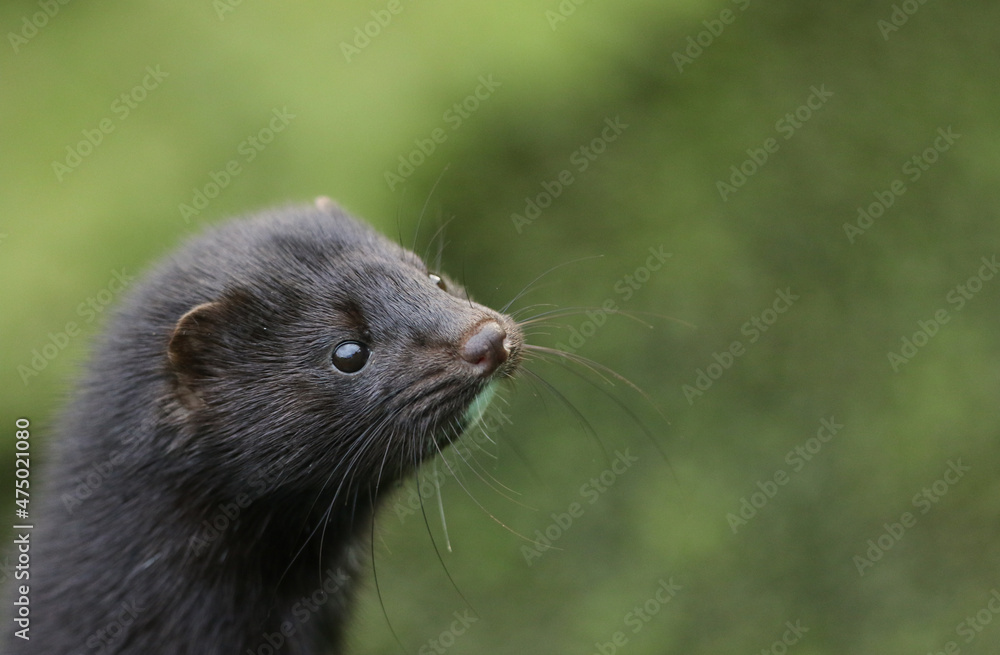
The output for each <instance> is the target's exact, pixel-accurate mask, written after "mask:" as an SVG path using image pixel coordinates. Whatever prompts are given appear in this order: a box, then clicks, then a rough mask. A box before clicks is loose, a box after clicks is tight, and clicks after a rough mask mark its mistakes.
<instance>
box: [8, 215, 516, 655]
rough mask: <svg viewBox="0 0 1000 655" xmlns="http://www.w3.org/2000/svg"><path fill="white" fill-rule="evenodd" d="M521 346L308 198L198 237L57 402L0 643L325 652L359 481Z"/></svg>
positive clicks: (111, 649) (450, 415) (425, 453)
mask: <svg viewBox="0 0 1000 655" xmlns="http://www.w3.org/2000/svg"><path fill="white" fill-rule="evenodd" d="M484 325H486V326H488V327H489V330H486V329H484V328H483V326H484ZM498 329H499V331H500V333H501V334H502V335H503V337H504V338H503V343H502V352H501V351H500V350H497V348H500V346H498V345H497V342H496V340H497V338H498V337H496V336H494V334H495V333H496V332H497V330H498ZM484 340H485V341H486V342H488V343H486V345H484ZM345 341H355V342H359V343H362V344H364V345H365V346H367V348H368V349H369V351H370V353H371V354H370V357H369V359H368V361H367V363H366V364H365V366H364V368H362V369H361V370H360V371H358V372H356V373H350V374H347V373H343V372H341V371H339V370H337V369H336V367H335V366H333V365H331V354H332V353H333V351H334V350H335V349H336V347H337V345H338V344H340V343H343V342H345ZM521 345H522V341H521V335H520V332H519V330H518V328H517V326H516V325H515V324H514V322H513V321H512V320H511V319H509V318H508V317H506V316H503V315H500V314H498V313H496V312H494V311H492V310H490V309H488V308H486V307H483V306H481V305H478V304H476V303H474V302H472V301H471V300H469V299H468V298H467V297H466V295H465V293H464V291H462V290H461V289H460V288H458V287H457V286H455V285H454V284H452V283H450V282H448V281H447V280H446V279H445V280H441V279H439V278H438V277H436V276H433V275H429V271H428V270H427V267H426V266H425V265H424V264H423V262H421V261H420V259H419V258H418V257H417V256H416V255H414V254H413V253H411V252H409V251H407V250H405V249H403V248H401V247H400V246H398V245H396V244H395V243H393V242H391V241H389V240H387V239H385V238H384V237H382V236H381V235H378V234H377V233H375V232H374V231H372V230H371V229H370V228H369V227H367V226H366V225H363V224H361V223H359V222H357V221H356V220H354V219H353V218H351V217H349V216H347V215H346V214H344V213H343V212H342V211H341V210H339V209H338V208H337V207H335V206H334V205H333V204H332V203H330V202H328V201H327V202H318V203H317V205H316V207H290V208H285V209H281V210H276V211H271V212H268V213H264V214H261V215H258V216H253V217H249V218H244V219H238V220H235V221H231V222H228V223H224V224H222V225H220V226H218V227H215V228H213V229H211V230H210V231H208V232H207V233H205V234H203V235H202V236H200V237H198V238H196V239H194V240H193V241H191V242H189V243H188V244H187V245H186V246H185V247H183V248H181V249H179V250H178V251H177V252H176V253H175V254H174V255H173V256H171V257H169V258H168V259H167V260H166V261H164V262H163V263H161V265H159V266H158V267H157V268H155V269H154V270H153V271H152V272H151V273H150V274H149V275H148V276H147V277H146V279H145V280H144V281H143V282H142V283H141V284H139V285H137V286H136V288H134V289H133V290H132V292H131V293H130V294H129V295H128V297H127V298H126V299H125V300H124V302H123V303H122V305H121V306H120V308H119V309H118V311H117V313H116V315H115V316H114V317H113V318H112V319H111V320H110V322H109V324H108V326H107V328H106V330H105V333H104V335H103V338H102V339H101V340H100V342H99V343H98V344H97V347H96V351H95V352H94V354H93V357H92V359H91V361H90V363H89V365H88V367H87V368H86V370H85V372H84V375H83V378H82V380H81V382H80V384H79V388H78V390H77V392H76V394H75V396H74V397H73V400H72V402H71V404H70V405H69V406H68V407H67V409H66V410H65V411H64V412H63V414H62V417H61V420H60V422H59V424H58V427H57V431H56V432H57V433H56V434H55V435H54V439H55V444H56V445H55V446H54V451H53V453H52V455H53V457H52V460H53V462H52V465H51V466H50V467H49V469H48V471H47V475H46V476H45V477H44V478H43V479H42V485H43V488H44V493H45V498H44V500H43V502H44V504H43V507H42V511H41V512H40V513H39V516H38V517H37V520H36V525H37V526H38V527H37V529H36V532H35V535H34V545H33V553H32V554H33V559H32V569H31V580H30V586H31V594H32V606H31V615H32V625H31V631H30V635H31V640H30V642H24V641H23V640H20V639H12V640H11V641H12V646H11V647H10V648H11V649H12V650H13V652H31V653H39V654H41V653H45V654H47V655H58V654H63V653H87V652H100V653H109V654H110V653H116V654H124V653H137V654H138V653H142V654H143V655H149V654H150V653H158V654H163V655H170V654H175V653H176V654H181V653H191V654H198V655H211V654H215V653H218V654H223V653H225V654H232V653H240V654H243V653H246V652H248V651H249V652H253V653H256V652H260V651H259V649H261V647H262V646H263V645H265V644H268V645H270V646H271V648H273V649H274V650H275V652H282V653H289V654H295V655H300V654H306V653H339V652H341V649H342V635H343V631H344V623H345V619H346V618H347V616H348V608H349V604H350V598H351V590H352V588H353V587H354V585H355V580H356V579H357V578H358V576H359V571H360V569H361V563H362V562H363V557H361V556H360V555H359V554H358V553H360V552H364V551H365V550H366V548H367V546H366V544H367V535H368V531H369V529H370V525H371V521H372V517H373V513H374V511H375V509H376V507H377V505H378V502H379V498H380V497H381V496H382V495H383V494H384V492H385V491H386V490H387V489H390V488H391V487H392V486H393V485H392V483H393V482H394V481H397V480H398V479H400V478H401V477H403V476H405V475H407V474H408V473H410V472H412V471H413V470H414V468H415V467H416V466H417V465H418V464H419V463H420V462H421V461H422V460H424V459H425V458H427V457H429V456H433V455H434V454H436V453H437V452H438V451H439V449H440V448H441V447H443V446H444V445H445V444H447V443H448V442H450V441H451V440H452V439H454V438H456V437H457V436H458V435H459V433H460V432H461V431H462V429H463V428H464V426H463V425H462V422H463V418H462V417H463V416H464V414H465V412H466V410H467V409H468V407H469V406H470V404H471V403H472V402H473V400H474V399H475V398H476V397H477V396H478V395H479V394H480V393H481V392H482V391H483V390H484V389H485V388H486V387H487V386H488V385H489V384H491V383H492V382H493V381H494V380H495V379H497V378H500V377H505V376H509V375H510V374H511V373H512V372H513V371H514V369H515V368H516V366H517V364H518V361H519V353H520V350H521ZM491 348H492V350H491ZM472 351H475V352H472ZM470 352H472V354H471V355H470ZM493 356H498V357H499V359H498V360H493V359H490V357H493ZM8 634H9V631H8ZM264 652H270V651H267V650H266V649H264Z"/></svg>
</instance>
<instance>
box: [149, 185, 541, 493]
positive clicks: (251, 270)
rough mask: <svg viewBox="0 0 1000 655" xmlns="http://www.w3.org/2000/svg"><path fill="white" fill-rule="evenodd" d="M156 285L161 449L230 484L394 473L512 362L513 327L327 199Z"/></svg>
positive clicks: (458, 424)
mask: <svg viewBox="0 0 1000 655" xmlns="http://www.w3.org/2000/svg"><path fill="white" fill-rule="evenodd" d="M151 284H152V286H153V287H161V291H162V292H163V296H164V297H167V298H169V301H168V302H165V303H163V304H162V305H161V307H160V311H161V314H162V318H163V319H164V321H163V322H164V324H167V323H169V326H170V329H169V331H168V332H169V333H168V334H166V341H165V343H163V344H162V350H161V352H162V357H163V359H162V361H163V365H164V369H163V370H164V371H165V375H164V377H165V379H166V381H167V384H166V386H167V391H166V392H165V393H164V394H163V397H164V401H165V402H164V403H163V407H164V410H165V411H164V416H165V417H166V420H167V421H168V423H169V424H170V425H171V426H173V429H175V434H176V437H175V439H174V441H173V443H172V444H171V445H170V451H171V452H174V451H178V450H179V451H186V452H189V453H196V454H197V455H198V457H199V459H200V460H202V461H205V462H207V463H208V464H209V466H210V467H217V468H218V471H219V473H220V475H226V476H235V479H250V478H251V477H253V476H254V475H258V476H259V474H260V471H261V469H262V468H263V469H266V470H267V471H269V472H270V476H269V477H271V478H272V479H273V480H274V488H275V489H282V490H311V489H316V488H317V487H327V488H329V490H330V491H334V492H336V491H338V490H339V489H340V488H341V487H343V488H344V491H345V492H347V491H353V492H354V493H356V492H357V491H359V490H361V489H362V488H364V487H365V486H368V487H369V489H372V488H377V487H378V486H379V485H385V483H387V482H390V481H392V480H394V479H397V478H399V477H400V476H402V475H404V474H405V473H406V472H408V471H409V470H412V469H413V468H415V467H416V466H417V465H418V464H419V463H420V462H421V461H422V460H424V459H425V458H427V457H430V456H433V455H434V454H436V453H437V452H439V450H440V449H441V448H442V447H444V446H445V445H446V444H447V443H448V442H450V441H451V440H452V439H454V438H456V437H457V436H458V435H459V434H460V433H461V432H462V431H463V430H464V429H465V428H466V427H467V424H468V423H469V422H470V421H472V420H475V416H474V414H476V412H477V411H479V408H480V406H481V405H482V404H483V403H484V399H487V398H488V397H489V395H490V394H491V393H492V390H493V387H494V385H495V383H496V382H497V381H498V380H499V379H502V378H505V377H509V376H510V375H512V374H513V372H514V371H515V369H516V367H517V364H518V361H519V359H520V352H521V346H522V336H521V332H520V330H519V329H518V327H517V325H516V324H515V322H514V321H513V320H511V319H510V318H509V317H507V316H505V315H503V314H500V313H498V312H495V311H493V310H491V309H489V308H487V307H484V306H482V305H479V304H477V303H475V302H473V301H472V300H470V299H469V297H468V296H467V295H466V293H465V291H464V290H463V289H462V288H461V287H459V286H458V285H456V284H455V283H454V282H452V281H451V280H450V279H449V278H448V277H446V276H445V275H443V274H441V273H440V272H436V271H431V270H429V269H428V268H427V266H426V265H425V264H424V263H423V262H422V261H421V260H420V258H419V257H417V256H416V255H415V254H413V253H412V252H410V251H408V250H406V249H404V248H402V247H400V246H398V245H397V244H395V243H394V242H392V241H390V240H388V239H386V238H384V237H382V236H381V235H379V234H377V233H376V232H374V231H373V230H371V229H370V228H369V227H367V226H366V225H363V224H361V223H359V222H357V221H356V220H354V219H352V218H351V217H349V216H347V215H346V214H344V213H343V212H342V211H341V210H340V209H338V208H337V207H335V206H334V205H333V204H332V203H330V202H328V201H326V202H317V206H316V207H293V208H288V209H284V210H279V211H275V212H271V213H269V214H265V215H261V216H256V217H252V218H250V219H242V220H236V221H233V222H230V223H226V224H223V225H222V226H220V227H218V228H216V229H214V230H212V231H210V232H208V233H207V234H205V235H203V236H202V237H200V238H198V239H195V240H194V241H193V242H192V243H190V244H189V245H188V247H186V248H184V249H182V250H181V251H180V252H179V253H178V255H177V256H175V257H174V258H173V259H172V261H171V262H169V263H168V265H167V267H166V268H165V269H161V270H160V271H158V272H157V274H156V275H154V279H153V280H152V282H151ZM372 485H374V487H372ZM352 488H353V489H352Z"/></svg>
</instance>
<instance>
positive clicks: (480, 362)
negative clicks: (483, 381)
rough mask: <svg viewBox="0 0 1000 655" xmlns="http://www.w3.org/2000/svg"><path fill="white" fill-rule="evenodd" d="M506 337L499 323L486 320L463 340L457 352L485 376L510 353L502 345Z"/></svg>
mask: <svg viewBox="0 0 1000 655" xmlns="http://www.w3.org/2000/svg"><path fill="white" fill-rule="evenodd" d="M506 338H507V333H506V332H505V331H504V329H503V328H502V327H501V326H500V324H499V323H497V322H496V321H487V322H485V323H483V324H482V325H481V326H479V329H478V330H476V331H475V332H473V333H472V335H471V336H469V338H467V339H466V340H465V343H463V344H462V347H461V349H460V350H459V354H460V355H461V356H462V359H464V360H465V361H467V362H469V363H470V364H472V365H473V366H474V367H476V368H477V369H479V372H480V374H481V375H483V376H484V377H485V376H487V375H490V374H491V373H493V371H495V370H497V368H499V367H500V365H501V364H503V363H504V362H506V361H507V357H508V355H509V354H510V353H509V352H508V350H507V346H506V345H504V340H505V339H506Z"/></svg>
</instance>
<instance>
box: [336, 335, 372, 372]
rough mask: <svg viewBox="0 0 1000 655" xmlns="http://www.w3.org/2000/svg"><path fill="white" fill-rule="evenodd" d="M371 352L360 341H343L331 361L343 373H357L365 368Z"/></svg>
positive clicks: (338, 345)
mask: <svg viewBox="0 0 1000 655" xmlns="http://www.w3.org/2000/svg"><path fill="white" fill-rule="evenodd" d="M369 355H371V350H369V349H368V346H366V345H365V344H363V343H361V342H360V341H343V342H341V343H339V344H337V347H336V348H334V349H333V355H331V357H330V359H331V361H332V362H333V365H334V366H335V367H337V370H338V371H340V372H341V373H357V372H358V371H360V370H361V369H363V368H364V367H365V364H366V363H367V362H368V357H369Z"/></svg>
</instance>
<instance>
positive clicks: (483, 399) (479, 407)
mask: <svg viewBox="0 0 1000 655" xmlns="http://www.w3.org/2000/svg"><path fill="white" fill-rule="evenodd" d="M496 390H497V383H496V382H491V383H490V384H488V385H486V388H485V389H483V390H482V391H481V392H479V395H478V396H476V398H475V400H473V401H472V402H471V403H470V404H469V408H468V409H466V410H465V425H466V426H469V427H471V426H473V425H475V424H476V423H478V422H479V421H480V420H481V419H482V418H483V414H485V413H486V408H487V407H489V406H490V401H492V400H493V396H494V394H495V393H496Z"/></svg>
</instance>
